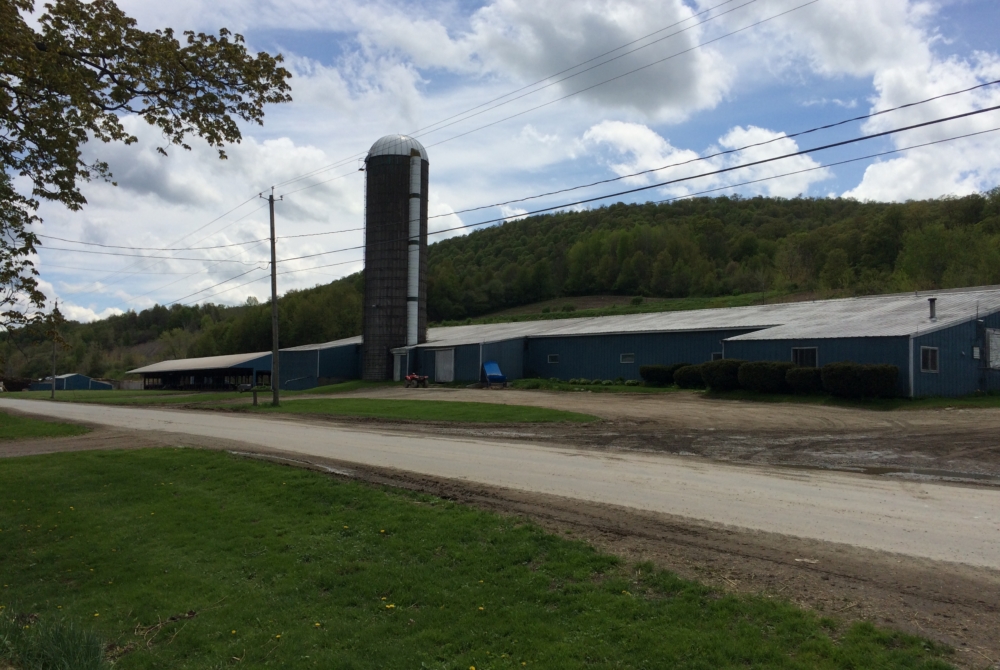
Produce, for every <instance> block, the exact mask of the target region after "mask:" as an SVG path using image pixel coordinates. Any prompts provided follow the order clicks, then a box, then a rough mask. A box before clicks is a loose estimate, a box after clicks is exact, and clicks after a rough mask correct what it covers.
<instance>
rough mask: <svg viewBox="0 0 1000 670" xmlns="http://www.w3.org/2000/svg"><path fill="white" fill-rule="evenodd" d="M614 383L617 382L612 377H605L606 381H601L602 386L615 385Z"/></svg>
mask: <svg viewBox="0 0 1000 670" xmlns="http://www.w3.org/2000/svg"><path fill="white" fill-rule="evenodd" d="M614 385H615V383H614V382H613V381H611V380H610V379H605V380H604V381H602V382H601V386H614Z"/></svg>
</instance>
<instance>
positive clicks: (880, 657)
mask: <svg viewBox="0 0 1000 670" xmlns="http://www.w3.org/2000/svg"><path fill="white" fill-rule="evenodd" d="M0 490H2V491H3V492H4V496H3V498H2V500H0V565H2V566H3V568H4V569H3V576H2V582H3V584H2V588H0V606H2V607H3V608H4V609H3V610H0V618H3V619H5V621H6V622H7V623H6V624H5V625H3V626H0V636H2V635H7V636H8V641H9V643H10V644H9V645H5V644H0V655H2V654H7V655H8V656H14V655H15V654H16V653H18V652H17V650H20V649H28V648H31V647H32V646H34V647H36V648H37V647H40V646H41V647H45V646H46V645H48V646H49V647H52V648H55V647H58V646H59V644H61V643H60V642H59V640H60V639H69V640H74V639H75V640H80V639H81V636H85V635H86V634H91V635H96V636H97V638H98V639H99V640H100V641H101V642H102V643H103V644H104V645H105V647H106V648H109V649H111V650H113V651H114V652H115V654H116V655H119V654H122V652H127V653H124V655H122V656H121V657H120V658H119V660H118V661H117V663H116V665H115V667H116V668H121V669H123V670H132V669H139V668H221V667H228V666H230V665H234V666H238V667H265V666H267V667H288V668H306V667H316V668H417V667H423V668H440V669H456V670H466V669H467V668H473V667H474V668H476V669H477V670H486V669H510V668H524V667H537V668H546V669H561V668H582V667H616V668H690V669H705V670H709V669H712V670H715V669H718V668H747V667H757V668H780V669H786V668H787V669H793V668H794V669H802V670H807V669H808V670H815V669H820V670H825V669H833V668H845V669H846V668H866V669H879V668H882V669H888V668H914V669H917V668H919V669H922V670H930V669H940V668H947V667H949V666H948V665H947V664H946V663H945V659H947V658H948V651H947V650H944V649H941V648H939V647H937V646H935V645H933V644H932V643H929V642H926V641H923V640H920V639H917V638H913V637H909V636H906V635H902V634H898V633H893V632H887V631H884V630H878V629H876V628H874V627H872V626H871V625H868V624H855V625H851V626H848V625H846V624H841V623H838V622H837V621H836V620H834V619H821V618H819V617H818V616H816V615H814V614H812V613H808V612H804V611H802V610H800V609H798V608H796V607H794V606H793V605H791V604H789V603H785V602H781V601H777V600H771V599H765V598H757V597H747V596H732V595H725V594H720V593H717V592H713V591H711V590H710V589H708V588H706V587H703V586H700V585H698V584H696V583H692V582H688V581H683V580H681V579H679V578H677V577H676V576H674V575H672V574H670V573H666V572H661V571H658V570H656V569H654V568H653V566H651V565H628V564H625V563H623V562H620V561H619V560H617V559H615V558H613V557H610V556H607V555H602V554H600V553H598V552H596V551H594V550H593V549H591V548H590V547H588V546H587V545H585V544H583V543H580V542H576V541H570V540H568V539H563V538H560V537H556V536H554V535H551V534H547V533H545V532H543V531H541V530H540V529H538V528H537V527H534V526H532V525H530V524H526V523H524V522H522V521H520V520H518V519H515V518H511V517H502V516H497V515H493V514H489V513H485V512H479V511H475V510H473V509H470V508H467V507H463V506H460V505H456V504H454V503H451V502H447V501H443V500H440V499H436V498H432V497H427V496H422V495H418V494H412V493H406V492H401V491H398V490H388V489H378V488H374V487H369V486H366V485H362V484H356V483H343V482H339V481H336V480H333V479H330V478H328V477H326V476H323V475H320V474H317V473H314V472H310V471H305V470H297V469H292V468H288V467H283V466H278V465H272V464H267V463H261V462H255V461H247V460H240V459H237V458H235V457H233V456H230V455H228V454H225V453H220V452H203V451H194V450H168V449H159V450H152V449H150V450H141V451H131V452H83V453H73V454H54V455H48V456H37V457H30V458H19V459H11V460H10V461H8V462H6V463H4V467H3V468H2V469H0ZM22 624H23V625H22ZM23 626H28V628H24V627H23ZM52 631H56V632H57V633H59V632H61V633H62V635H57V634H53V633H52ZM67 631H68V632H67ZM76 646H79V644H77V645H76ZM92 646H93V645H90V646H89V647H88V648H91V647H92ZM55 651H56V652H58V649H56V650H55ZM56 655H58V654H56ZM12 660H15V661H16V659H12ZM70 667H81V668H82V667H84V666H82V665H78V666H70ZM94 667H96V666H94Z"/></svg>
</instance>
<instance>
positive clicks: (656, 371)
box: [639, 365, 674, 386]
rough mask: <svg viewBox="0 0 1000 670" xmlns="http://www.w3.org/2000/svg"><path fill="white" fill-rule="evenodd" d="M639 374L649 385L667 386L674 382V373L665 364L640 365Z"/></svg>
mask: <svg viewBox="0 0 1000 670" xmlns="http://www.w3.org/2000/svg"><path fill="white" fill-rule="evenodd" d="M639 376H640V377H642V380H643V381H644V382H646V383H647V384H649V385H650V386H667V385H668V384H673V383H674V375H673V374H672V373H670V372H668V368H667V366H666V365H640V366H639Z"/></svg>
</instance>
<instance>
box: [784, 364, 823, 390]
mask: <svg viewBox="0 0 1000 670" xmlns="http://www.w3.org/2000/svg"><path fill="white" fill-rule="evenodd" d="M785 382H786V383H787V384H788V388H789V389H790V390H791V391H792V393H801V394H803V395H812V394H817V393H822V392H823V373H822V371H821V370H820V369H819V368H796V367H793V368H791V369H790V370H789V371H788V372H786V373H785Z"/></svg>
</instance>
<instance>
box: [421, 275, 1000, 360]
mask: <svg viewBox="0 0 1000 670" xmlns="http://www.w3.org/2000/svg"><path fill="white" fill-rule="evenodd" d="M928 298H937V318H936V319H935V320H934V321H931V319H930V310H929V307H928V303H927V299H928ZM996 311H1000V287H986V288H981V289H962V290H946V291H927V292H920V293H902V294H895V295H880V296H867V297H860V298H839V299H836V300H812V301H808V302H790V303H778V304H772V305H752V306H748V307H727V308H718V309H696V310H687V311H681V312H652V313H648V314H626V315H621V316H603V317H587V318H576V319H552V320H546V321H522V322H518V323H496V324H480V325H468V326H451V327H446V328H430V329H428V331H427V343H426V344H423V345H420V346H422V347H449V346H457V345H461V344H478V343H481V342H496V341H500V340H506V339H512V338H517V337H561V336H573V335H611V334H631V333H669V332H684V331H700V330H734V329H752V330H753V331H754V332H751V333H746V334H744V335H738V336H735V337H732V338H729V339H732V340H772V339H778V340H784V339H807V338H808V339H821V338H836V337H894V336H909V335H916V334H919V333H926V332H929V331H933V330H940V329H942V328H948V327H950V326H953V325H955V324H958V323H962V322H964V321H968V320H971V319H974V318H976V315H977V314H988V313H992V312H996Z"/></svg>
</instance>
